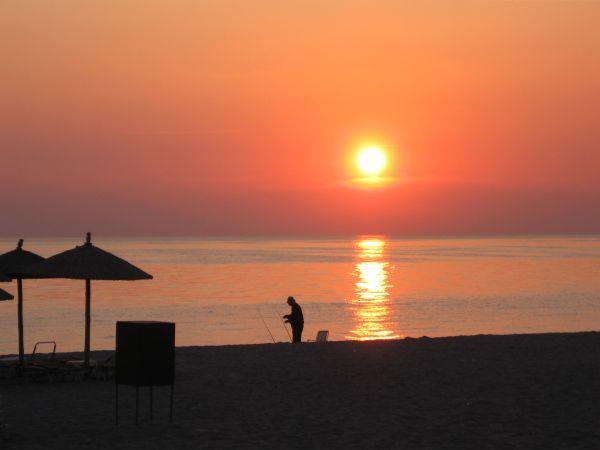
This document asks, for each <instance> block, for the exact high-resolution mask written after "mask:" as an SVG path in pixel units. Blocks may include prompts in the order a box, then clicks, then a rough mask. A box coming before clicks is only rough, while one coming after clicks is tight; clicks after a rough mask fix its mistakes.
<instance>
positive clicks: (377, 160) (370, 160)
mask: <svg viewBox="0 0 600 450" xmlns="http://www.w3.org/2000/svg"><path fill="white" fill-rule="evenodd" d="M356 164H357V165H358V169H359V170H360V171H361V172H362V173H363V174H365V175H367V176H376V175H379V174H380V173H381V172H383V170H384V169H385V166H386V164H387V157H386V155H385V153H384V152H383V150H381V149H380V148H377V147H367V148H364V149H362V150H361V151H360V152H359V153H358V156H357V157H356Z"/></svg>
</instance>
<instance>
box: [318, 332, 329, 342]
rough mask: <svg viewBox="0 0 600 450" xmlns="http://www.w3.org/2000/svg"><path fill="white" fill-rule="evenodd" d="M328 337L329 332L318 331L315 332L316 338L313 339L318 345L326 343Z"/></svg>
mask: <svg viewBox="0 0 600 450" xmlns="http://www.w3.org/2000/svg"><path fill="white" fill-rule="evenodd" d="M328 337H329V330H319V331H318V332H317V337H316V338H315V342H316V343H318V344H324V343H326V342H327V338H328Z"/></svg>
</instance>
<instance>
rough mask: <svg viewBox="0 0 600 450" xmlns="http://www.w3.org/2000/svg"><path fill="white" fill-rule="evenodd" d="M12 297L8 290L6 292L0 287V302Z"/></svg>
mask: <svg viewBox="0 0 600 450" xmlns="http://www.w3.org/2000/svg"><path fill="white" fill-rule="evenodd" d="M13 298H14V297H13V295H12V294H11V293H10V292H6V291H5V290H4V289H0V302H3V301H4V300H12V299H13Z"/></svg>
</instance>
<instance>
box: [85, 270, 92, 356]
mask: <svg viewBox="0 0 600 450" xmlns="http://www.w3.org/2000/svg"><path fill="white" fill-rule="evenodd" d="M90 284H91V283H90V279H89V278H88V279H86V280H85V357H84V364H85V367H89V366H90V323H91V317H90V309H91V308H90V297H91V286H90Z"/></svg>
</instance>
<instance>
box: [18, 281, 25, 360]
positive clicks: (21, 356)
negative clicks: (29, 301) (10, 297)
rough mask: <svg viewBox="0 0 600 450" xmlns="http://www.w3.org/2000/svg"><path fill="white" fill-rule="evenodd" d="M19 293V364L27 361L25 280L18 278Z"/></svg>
mask: <svg viewBox="0 0 600 450" xmlns="http://www.w3.org/2000/svg"><path fill="white" fill-rule="evenodd" d="M17 291H18V294H17V295H18V297H19V300H18V302H17V315H18V319H19V364H23V360H24V359H25V343H24V342H23V280H22V279H21V278H17Z"/></svg>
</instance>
